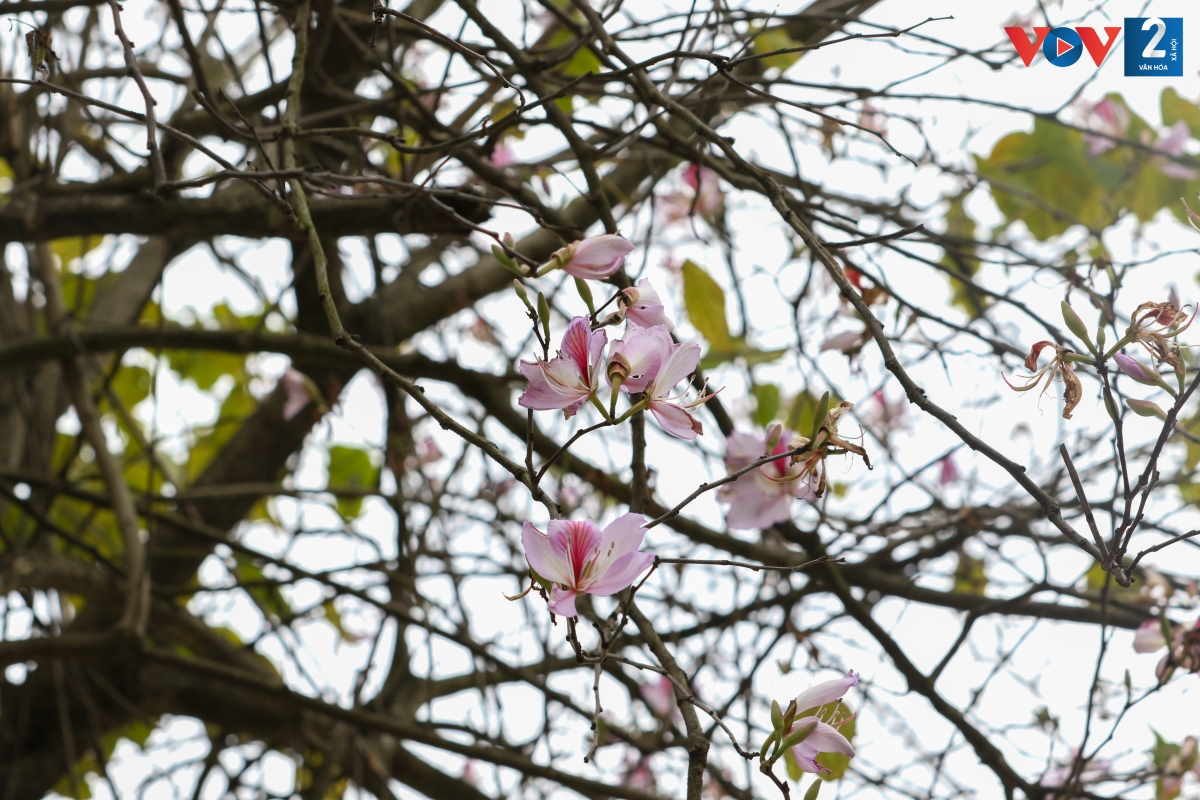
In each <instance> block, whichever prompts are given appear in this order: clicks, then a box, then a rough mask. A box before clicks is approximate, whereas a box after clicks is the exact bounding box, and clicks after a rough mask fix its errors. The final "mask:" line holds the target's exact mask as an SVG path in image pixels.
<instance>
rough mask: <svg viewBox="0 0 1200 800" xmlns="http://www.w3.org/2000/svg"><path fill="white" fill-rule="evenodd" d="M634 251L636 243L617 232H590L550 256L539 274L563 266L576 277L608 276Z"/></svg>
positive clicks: (595, 278)
mask: <svg viewBox="0 0 1200 800" xmlns="http://www.w3.org/2000/svg"><path fill="white" fill-rule="evenodd" d="M631 252H633V243H632V242H630V241H629V240H628V239H625V238H623V237H622V236H620V235H618V234H615V233H606V234H603V235H601V236H590V237H588V238H587V239H583V240H581V241H577V242H571V244H569V245H567V246H566V247H564V248H562V249H561V250H559V251H558V252H556V253H555V254H554V255H552V256H550V261H549V263H547V264H546V266H544V267H542V269H541V271H540V272H539V273H538V274H539V275H545V274H546V273H547V272H550V271H551V270H556V269H561V270H563V271H564V272H566V273H567V274H568V275H570V276H571V277H573V278H580V279H583V280H589V279H590V280H598V279H600V278H607V277H608V276H609V275H612V274H613V273H615V272H616V271H617V270H619V269H621V267H623V266H625V256H627V255H629V254H630V253H631Z"/></svg>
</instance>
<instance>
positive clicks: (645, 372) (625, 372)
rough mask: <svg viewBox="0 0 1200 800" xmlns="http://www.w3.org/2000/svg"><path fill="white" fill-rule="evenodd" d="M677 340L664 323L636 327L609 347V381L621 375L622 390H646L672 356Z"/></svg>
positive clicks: (634, 391)
mask: <svg viewBox="0 0 1200 800" xmlns="http://www.w3.org/2000/svg"><path fill="white" fill-rule="evenodd" d="M674 348H675V343H674V342H672V341H671V334H670V333H668V331H667V327H666V326H665V325H655V326H653V327H650V328H634V329H633V330H629V331H626V333H625V337H624V338H623V339H617V340H615V341H614V342H613V343H612V344H611V345H610V346H609V348H608V368H607V369H606V372H607V374H608V376H609V381H608V382H609V384H613V383H616V381H615V380H614V377H618V376H619V377H621V391H623V392H633V393H635V394H636V393H638V392H644V391H646V386H647V385H648V384H649V383H650V381H652V380H654V379H655V378H656V377H658V373H659V371H660V370H661V369H662V366H663V364H665V363H666V362H667V361H668V360H669V359H670V357H671V353H672V351H673V350H674Z"/></svg>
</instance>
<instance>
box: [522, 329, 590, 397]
mask: <svg viewBox="0 0 1200 800" xmlns="http://www.w3.org/2000/svg"><path fill="white" fill-rule="evenodd" d="M607 341H608V336H607V335H606V334H605V333H604V331H602V330H601V331H592V327H591V325H590V324H589V323H588V319H587V317H576V318H575V319H573V320H571V324H570V325H568V326H567V332H566V333H565V334H564V335H563V340H562V349H561V350H559V355H558V358H553V359H551V360H550V361H540V360H539V361H522V362H521V364H520V370H521V374H522V375H524V376H525V378H526V379H527V380H528V381H529V386H528V387H527V388H526V389H525V393H524V394H522V395H521V397H520V399H518V400H517V403H518V404H519V405H521V406H523V407H525V408H532V409H535V410H539V411H546V410H549V409H554V408H561V409H562V410H563V416H564V417H567V418H570V417H572V416H574V415H575V412H576V411H578V410H579V408H580V406H582V405H583V404H584V403H586V402H588V401H589V400H590V399H591V398H592V397H593V395H595V393H596V389H597V388H598V386H599V380H600V368H601V366H602V365H603V363H604V358H603V351H604V345H605V343H606V342H607Z"/></svg>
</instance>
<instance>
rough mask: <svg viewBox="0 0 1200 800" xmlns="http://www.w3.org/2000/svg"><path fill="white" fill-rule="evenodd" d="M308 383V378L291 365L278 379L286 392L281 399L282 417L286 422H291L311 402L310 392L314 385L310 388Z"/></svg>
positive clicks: (311, 395)
mask: <svg viewBox="0 0 1200 800" xmlns="http://www.w3.org/2000/svg"><path fill="white" fill-rule="evenodd" d="M308 384H309V379H308V378H306V377H305V376H304V374H303V373H301V372H297V371H296V370H294V369H292V368H291V367H288V368H287V370H286V371H285V372H284V373H283V377H282V378H280V379H279V385H280V386H282V387H283V391H284V392H286V393H287V399H286V400H284V401H283V419H284V420H285V421H286V422H291V421H292V420H293V419H295V418H296V415H297V414H299V413H300V412H301V411H303V410H304V409H306V408H307V407H308V404H309V403H311V402H313V400H314V398H313V394H312V392H313V388H315V387H312V388H310V387H309V385H308Z"/></svg>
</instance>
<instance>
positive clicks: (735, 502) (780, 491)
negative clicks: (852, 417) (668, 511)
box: [717, 424, 816, 529]
mask: <svg viewBox="0 0 1200 800" xmlns="http://www.w3.org/2000/svg"><path fill="white" fill-rule="evenodd" d="M793 438H795V434H793V433H792V432H791V431H790V430H787V429H786V428H784V427H783V426H782V425H779V424H776V425H773V426H772V427H771V429H770V430H769V431H768V432H767V436H766V438H765V439H759V438H758V437H757V436H753V435H751V434H749V433H741V432H737V431H735V432H734V433H731V434H730V435H729V437H728V438H727V439H726V440H725V469H727V470H728V471H729V473H730V474H733V473H734V472H737V471H738V470H740V469H744V468H745V467H747V466H749V465H750V464H752V463H754V462H755V461H757V460H758V459H760V458H762V457H763V456H765V455H779V454H781V453H786V452H788V449H789V448H788V444H789V443H790V442H791V441H792V439H793ZM803 473H804V468H803V467H802V466H800V465H799V464H793V463H791V459H790V458H780V459H776V460H775V461H771V462H768V463H766V464H764V465H763V466H761V467H759V468H758V469H754V470H751V471H750V472H747V473H746V474H745V475H742V476H741V477H739V478H738V479H737V480H735V481H733V482H732V483H727V484H725V485H723V486H721V488H719V489H718V490H717V499H718V500H720V501H721V502H722V503H729V511H728V512H726V514H725V524H726V525H727V526H728V527H730V528H738V529H758V528H767V527H770V526H771V525H774V524H775V523H776V522H783V521H784V520H786V519H788V518H790V517H791V507H792V498H793V497H799V498H802V499H808V498H814V497H816V494H815V493H814V492H813V490H812V489H811V488H810V487H809V485H808V484H807V483H805V482H803V481H801V480H800V478H802V477H803Z"/></svg>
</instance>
